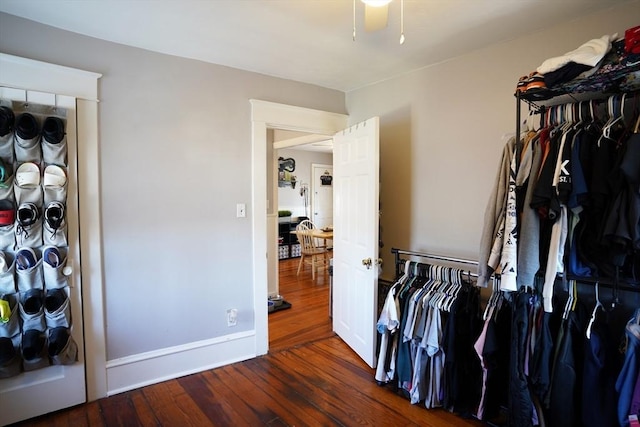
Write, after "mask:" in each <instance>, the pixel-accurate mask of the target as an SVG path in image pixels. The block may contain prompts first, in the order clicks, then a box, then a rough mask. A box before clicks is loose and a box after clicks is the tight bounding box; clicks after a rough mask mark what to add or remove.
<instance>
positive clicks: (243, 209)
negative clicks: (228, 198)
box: [236, 203, 247, 218]
mask: <svg viewBox="0 0 640 427" xmlns="http://www.w3.org/2000/svg"><path fill="white" fill-rule="evenodd" d="M246 216H247V205H245V204H244V203H238V204H237V205H236V217H238V218H244V217H246Z"/></svg>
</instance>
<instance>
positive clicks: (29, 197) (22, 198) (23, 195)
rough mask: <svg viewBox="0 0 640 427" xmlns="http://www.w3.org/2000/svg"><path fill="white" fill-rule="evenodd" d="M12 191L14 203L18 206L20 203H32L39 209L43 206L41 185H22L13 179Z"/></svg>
mask: <svg viewBox="0 0 640 427" xmlns="http://www.w3.org/2000/svg"><path fill="white" fill-rule="evenodd" d="M13 193H14V194H15V200H16V205H17V206H20V204H22V203H33V204H34V205H36V206H37V207H39V208H40V209H42V206H43V196H42V187H40V186H39V185H24V186H19V185H18V184H17V183H16V181H15V180H14V181H13Z"/></svg>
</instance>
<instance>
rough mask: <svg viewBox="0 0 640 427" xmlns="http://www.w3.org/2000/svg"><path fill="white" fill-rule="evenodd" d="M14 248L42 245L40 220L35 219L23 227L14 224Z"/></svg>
mask: <svg viewBox="0 0 640 427" xmlns="http://www.w3.org/2000/svg"><path fill="white" fill-rule="evenodd" d="M15 240H16V245H15V248H16V249H19V248H22V247H24V246H28V247H30V248H39V247H40V246H42V222H40V221H36V222H34V223H33V224H31V225H29V226H26V227H23V226H21V225H20V224H16V225H15Z"/></svg>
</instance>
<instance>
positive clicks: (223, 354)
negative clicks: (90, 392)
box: [107, 304, 266, 396]
mask: <svg viewBox="0 0 640 427" xmlns="http://www.w3.org/2000/svg"><path fill="white" fill-rule="evenodd" d="M265 306H266V304H265ZM254 342H255V334H254V332H253V331H246V332H240V333H237V334H233V335H226V336H222V337H218V338H214V339H210V340H203V341H199V342H193V343H188V344H183V345H179V346H175V347H169V348H164V349H160V350H154V351H149V352H146V353H141V354H135V355H133V356H127V357H123V358H120V359H114V360H110V361H109V362H107V380H108V384H109V392H108V395H109V396H111V395H114V394H117V393H122V392H125V391H129V390H133V389H136V388H139V387H144V386H147V385H150V384H156V383H159V382H162V381H166V380H171V379H174V378H179V377H183V376H185V375H191V374H195V373H197V372H202V371H205V370H207V369H213V368H218V367H220V366H225V365H229V364H231V363H236V362H241V361H243V360H247V359H251V358H253V357H255V347H254Z"/></svg>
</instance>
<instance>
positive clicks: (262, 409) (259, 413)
mask: <svg viewBox="0 0 640 427" xmlns="http://www.w3.org/2000/svg"><path fill="white" fill-rule="evenodd" d="M211 375H212V377H213V378H214V379H217V380H218V381H217V382H216V383H215V384H216V386H222V387H225V388H226V389H227V390H229V391H230V392H232V393H233V394H234V395H235V398H229V401H233V402H234V403H235V404H234V408H237V409H236V410H238V411H241V410H243V409H245V408H249V410H250V411H251V414H253V416H254V417H255V418H257V419H258V423H259V424H257V425H260V424H261V425H268V424H269V423H271V422H273V421H274V420H276V419H278V418H279V416H278V413H277V412H276V410H275V409H274V408H271V407H270V406H269V405H268V402H267V404H264V403H262V404H260V405H258V404H256V403H257V402H258V401H259V400H260V399H261V398H264V397H263V396H255V395H254V392H253V391H252V389H245V388H244V387H243V385H244V378H238V379H236V377H237V376H239V375H240V374H239V373H238V372H237V371H236V370H235V369H233V368H229V367H223V368H218V369H215V370H214V371H211ZM232 399H233V400H232ZM236 399H237V400H236ZM245 416H246V415H245Z"/></svg>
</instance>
